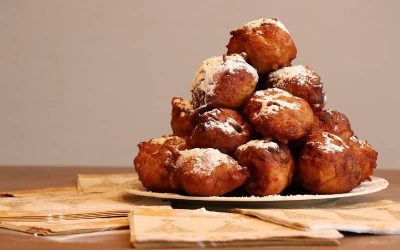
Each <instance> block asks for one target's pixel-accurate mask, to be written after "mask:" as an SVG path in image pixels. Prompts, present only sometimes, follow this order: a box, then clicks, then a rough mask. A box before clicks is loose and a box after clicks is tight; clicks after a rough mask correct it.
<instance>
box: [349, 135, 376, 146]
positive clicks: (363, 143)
mask: <svg viewBox="0 0 400 250" xmlns="http://www.w3.org/2000/svg"><path fill="white" fill-rule="evenodd" d="M350 140H351V141H352V142H355V143H358V144H359V145H360V147H361V148H370V147H371V146H370V145H369V144H368V143H367V142H366V141H363V140H360V139H358V138H357V136H355V135H353V136H352V137H350Z"/></svg>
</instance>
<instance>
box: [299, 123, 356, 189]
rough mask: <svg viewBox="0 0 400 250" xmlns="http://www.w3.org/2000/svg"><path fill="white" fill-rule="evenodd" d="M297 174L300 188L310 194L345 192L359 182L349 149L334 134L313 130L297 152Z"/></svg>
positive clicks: (354, 162)
mask: <svg viewBox="0 0 400 250" xmlns="http://www.w3.org/2000/svg"><path fill="white" fill-rule="evenodd" d="M298 174H299V180H300V183H301V185H302V186H303V187H304V188H305V189H306V190H308V191H309V192H311V193H316V194H335V193H346V192H349V191H351V190H352V189H353V188H355V187H356V186H357V185H358V184H359V183H360V180H361V168H360V167H359V166H358V164H357V162H356V161H355V159H354V155H353V152H352V150H351V148H350V147H349V146H348V145H347V144H346V143H345V142H344V141H343V140H342V139H341V138H340V137H339V136H336V135H334V134H331V133H328V132H325V131H322V130H315V131H313V133H311V134H310V135H308V137H307V140H306V142H305V144H304V145H303V148H302V150H301V152H300V158H299V164H298Z"/></svg>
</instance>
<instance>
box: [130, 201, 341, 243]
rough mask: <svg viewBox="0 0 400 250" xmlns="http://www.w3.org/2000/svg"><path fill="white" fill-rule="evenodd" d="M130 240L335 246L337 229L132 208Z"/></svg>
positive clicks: (197, 212)
mask: <svg viewBox="0 0 400 250" xmlns="http://www.w3.org/2000/svg"><path fill="white" fill-rule="evenodd" d="M129 224H130V232H131V236H130V240H131V243H132V244H133V246H134V247H137V248H170V247H196V246H197V247H199V246H204V247H205V246H261V245H262V246H265V245H292V244H294V245H313V244H318V245H320V244H321V245H337V244H338V241H337V240H338V239H340V238H342V237H343V236H342V235H341V234H340V233H339V232H338V231H336V230H324V231H318V232H309V231H304V230H298V229H293V228H288V227H284V226H280V225H276V224H273V223H269V222H265V221H263V220H259V219H256V218H253V217H249V216H244V215H241V214H233V213H220V212H210V211H206V210H205V209H199V210H185V209H163V208H155V207H154V208H144V207H135V208H134V209H133V210H132V212H131V213H130V214H129Z"/></svg>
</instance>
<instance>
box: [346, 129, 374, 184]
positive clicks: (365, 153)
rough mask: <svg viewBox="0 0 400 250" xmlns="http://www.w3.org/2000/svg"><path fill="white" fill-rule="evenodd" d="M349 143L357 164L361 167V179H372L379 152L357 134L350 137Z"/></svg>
mask: <svg viewBox="0 0 400 250" xmlns="http://www.w3.org/2000/svg"><path fill="white" fill-rule="evenodd" d="M348 144H349V146H350V147H351V149H352V150H353V154H354V157H355V159H356V162H357V165H358V166H359V167H360V168H361V180H360V181H366V180H370V179H371V176H372V174H373V173H374V170H375V168H376V161H377V160H378V153H377V152H376V151H375V150H374V149H373V148H372V146H371V145H369V144H368V143H367V142H366V141H363V140H360V139H358V138H357V137H356V136H352V137H350V139H349V141H348Z"/></svg>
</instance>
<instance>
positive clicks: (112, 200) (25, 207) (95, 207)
mask: <svg viewBox="0 0 400 250" xmlns="http://www.w3.org/2000/svg"><path fill="white" fill-rule="evenodd" d="M134 206H170V205H169V203H167V202H162V201H161V200H159V199H153V198H145V197H140V196H134V195H127V194H125V192H123V191H114V192H107V193H96V194H76V195H69V196H46V197H40V198H37V197H22V198H4V199H0V220H2V221H4V220H43V219H44V220H47V219H49V218H52V219H84V218H101V217H116V216H127V215H128V213H129V211H130V210H131V209H132V208H133V207H134Z"/></svg>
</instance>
